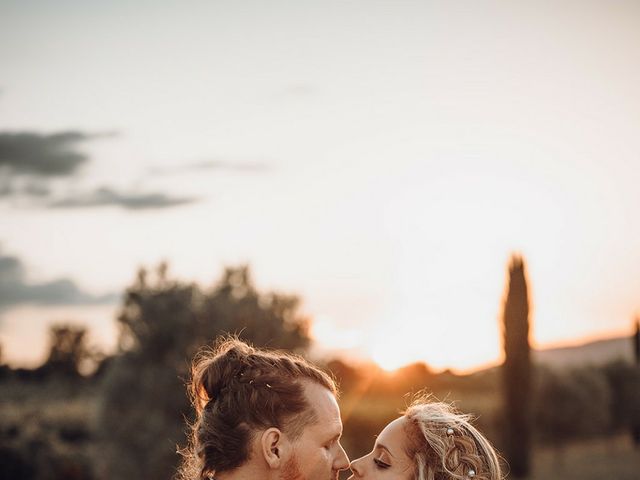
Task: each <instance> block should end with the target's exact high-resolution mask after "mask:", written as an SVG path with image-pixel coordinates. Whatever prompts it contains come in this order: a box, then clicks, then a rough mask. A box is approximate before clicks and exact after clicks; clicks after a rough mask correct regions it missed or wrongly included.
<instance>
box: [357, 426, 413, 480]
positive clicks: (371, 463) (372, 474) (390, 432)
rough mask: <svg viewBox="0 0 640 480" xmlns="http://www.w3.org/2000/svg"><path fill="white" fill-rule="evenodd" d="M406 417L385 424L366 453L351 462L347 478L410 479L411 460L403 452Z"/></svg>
mask: <svg viewBox="0 0 640 480" xmlns="http://www.w3.org/2000/svg"><path fill="white" fill-rule="evenodd" d="M405 426H406V419H405V418H404V417H400V418H397V419H396V420H394V421H393V422H391V423H390V424H389V425H387V426H386V427H385V428H384V430H382V432H380V435H378V438H377V439H376V443H375V445H374V446H373V450H372V451H371V453H369V454H368V455H365V456H364V457H361V458H359V459H357V460H354V461H353V462H351V471H352V472H353V475H351V477H349V480H412V479H413V473H414V465H413V460H412V459H410V458H409V457H408V456H407V454H406V453H405V442H406V433H405Z"/></svg>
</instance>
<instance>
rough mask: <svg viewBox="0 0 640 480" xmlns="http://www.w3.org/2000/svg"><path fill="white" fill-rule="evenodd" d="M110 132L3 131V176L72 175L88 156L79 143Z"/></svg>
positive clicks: (0, 145)
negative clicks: (45, 133)
mask: <svg viewBox="0 0 640 480" xmlns="http://www.w3.org/2000/svg"><path fill="white" fill-rule="evenodd" d="M105 135H111V134H87V133H84V132H79V131H75V130H70V131H64V132H58V133H53V134H50V135H44V134H41V133H34V132H18V133H8V132H0V175H2V174H3V173H5V174H8V175H10V176H14V175H29V176H35V177H46V178H48V177H56V176H58V177H59V176H70V175H73V174H75V173H76V172H77V171H78V169H79V168H80V167H81V166H82V165H84V164H85V163H87V161H88V160H89V157H88V156H87V155H86V154H84V153H82V152H80V151H78V149H77V146H78V144H80V143H82V142H85V141H87V140H91V139H93V138H97V137H102V136H105Z"/></svg>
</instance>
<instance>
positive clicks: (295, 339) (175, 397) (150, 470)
mask: <svg viewBox="0 0 640 480" xmlns="http://www.w3.org/2000/svg"><path fill="white" fill-rule="evenodd" d="M299 304H300V302H299V299H298V298H297V297H295V296H289V295H281V294H278V293H266V294H261V293H259V292H258V291H257V289H256V288H255V286H254V284H253V281H252V279H251V275H250V271H249V268H248V267H246V266H242V267H238V268H227V269H226V270H225V271H224V274H223V275H222V278H221V279H220V281H219V282H217V283H216V285H215V286H214V287H213V288H212V289H210V290H209V291H206V290H204V289H202V288H201V287H199V286H198V285H196V284H194V283H187V282H180V281H178V280H174V279H171V278H170V277H169V275H168V268H167V266H166V264H163V265H160V266H159V267H158V269H157V270H156V271H155V272H152V274H148V273H147V272H146V271H145V270H141V271H140V272H139V273H138V277H137V279H136V281H135V282H134V284H133V285H132V286H131V287H130V288H129V289H127V291H126V295H125V299H124V305H123V307H122V311H121V314H120V315H119V317H118V323H119V326H120V337H119V349H120V354H119V355H118V356H117V357H116V358H115V359H113V360H112V361H111V362H110V364H109V366H108V367H107V369H106V372H105V374H104V378H103V395H102V404H101V407H100V413H99V430H100V431H101V432H102V433H101V435H102V445H103V448H102V450H101V456H100V458H101V460H102V465H100V467H99V469H100V470H101V471H100V472H99V473H100V474H101V476H103V477H104V478H110V479H115V480H118V479H129V478H144V479H148V480H161V479H168V478H170V477H171V476H172V474H173V472H174V471H175V467H176V466H177V464H178V456H177V455H176V445H184V442H185V440H186V438H185V435H184V432H185V430H186V425H185V421H184V420H185V418H189V416H190V406H189V401H188V397H187V395H186V389H185V381H186V379H187V376H188V369H189V361H190V359H191V358H192V357H193V355H194V353H195V352H196V351H197V350H198V349H199V348H200V347H201V346H203V345H205V344H210V343H211V342H212V341H213V339H214V338H215V337H216V336H218V335H223V334H226V333H237V334H238V335H239V336H241V337H242V338H244V339H246V340H248V341H250V342H252V343H254V344H255V345H257V346H268V347H273V348H286V349H289V350H292V351H298V352H303V351H304V349H305V348H306V347H307V345H308V344H309V337H308V333H307V332H308V330H307V325H308V322H307V320H306V318H304V317H302V316H300V314H299V313H298V307H299Z"/></svg>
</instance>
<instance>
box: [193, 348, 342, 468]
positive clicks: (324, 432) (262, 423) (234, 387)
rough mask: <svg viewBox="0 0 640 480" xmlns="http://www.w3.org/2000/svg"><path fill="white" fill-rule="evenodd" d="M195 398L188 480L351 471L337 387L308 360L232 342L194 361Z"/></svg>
mask: <svg viewBox="0 0 640 480" xmlns="http://www.w3.org/2000/svg"><path fill="white" fill-rule="evenodd" d="M191 394H192V398H193V404H194V406H195V408H196V412H197V420H196V422H195V424H194V426H193V432H192V441H191V448H190V449H187V450H186V451H184V452H182V453H183V455H184V456H185V462H184V465H183V468H182V471H181V478H182V479H184V480H196V479H201V478H210V479H213V478H215V480H335V479H337V478H338V473H339V472H340V471H341V470H345V469H347V468H348V467H349V459H348V458H347V455H346V453H345V452H344V450H343V448H342V446H341V445H340V437H341V435H342V421H341V419H340V410H339V408H338V403H337V401H336V386H335V383H334V382H333V380H332V379H331V378H330V377H329V376H328V375H327V374H326V373H324V372H323V371H322V370H320V369H319V368H317V367H315V366H314V365H312V364H311V363H309V362H307V361H306V360H304V359H303V358H300V357H296V356H293V355H289V354H286V353H281V352H271V351H265V350H259V349H257V348H254V347H251V346H249V345H247V344H246V343H244V342H242V341H240V340H237V339H226V340H224V341H222V342H220V343H219V344H218V345H217V346H216V347H214V348H213V349H212V350H207V351H205V352H203V353H201V354H200V355H199V356H198V357H196V360H195V362H194V365H193V370H192V382H191Z"/></svg>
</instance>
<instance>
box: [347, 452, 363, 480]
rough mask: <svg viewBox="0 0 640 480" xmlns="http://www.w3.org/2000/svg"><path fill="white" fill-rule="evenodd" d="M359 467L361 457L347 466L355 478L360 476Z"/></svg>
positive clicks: (360, 470) (360, 469)
mask: <svg viewBox="0 0 640 480" xmlns="http://www.w3.org/2000/svg"><path fill="white" fill-rule="evenodd" d="M361 465H362V457H360V458H358V459H357V460H354V461H353V462H351V464H350V465H349V468H350V469H351V471H352V472H353V474H354V475H355V476H356V477H359V476H361V475H362V468H361Z"/></svg>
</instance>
